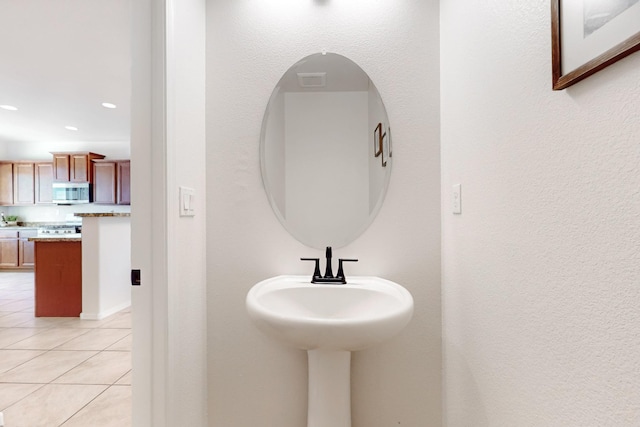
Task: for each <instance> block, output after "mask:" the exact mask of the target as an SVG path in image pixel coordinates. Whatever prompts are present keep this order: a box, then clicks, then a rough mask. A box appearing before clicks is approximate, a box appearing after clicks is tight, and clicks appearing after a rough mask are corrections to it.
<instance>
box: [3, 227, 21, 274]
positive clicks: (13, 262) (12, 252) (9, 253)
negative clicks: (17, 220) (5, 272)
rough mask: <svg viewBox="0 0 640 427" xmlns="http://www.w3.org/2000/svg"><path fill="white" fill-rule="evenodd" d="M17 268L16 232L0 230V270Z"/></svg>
mask: <svg viewBox="0 0 640 427" xmlns="http://www.w3.org/2000/svg"><path fill="white" fill-rule="evenodd" d="M16 267H18V232H17V231H14V230H0V268H16Z"/></svg>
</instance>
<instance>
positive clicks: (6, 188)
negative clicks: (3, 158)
mask: <svg viewBox="0 0 640 427" xmlns="http://www.w3.org/2000/svg"><path fill="white" fill-rule="evenodd" d="M12 204H13V162H0V205H1V206H6V205H12Z"/></svg>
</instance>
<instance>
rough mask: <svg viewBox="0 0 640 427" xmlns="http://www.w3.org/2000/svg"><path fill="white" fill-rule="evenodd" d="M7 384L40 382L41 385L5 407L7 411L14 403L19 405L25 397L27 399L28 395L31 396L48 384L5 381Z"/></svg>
mask: <svg viewBox="0 0 640 427" xmlns="http://www.w3.org/2000/svg"><path fill="white" fill-rule="evenodd" d="M5 384H27V385H34V384H39V385H40V387H38V388H36V389H35V390H33V391H32V392H31V393H28V394H26V395H25V396H22V398H20V399H18V400H16V401H15V402H13V403H12V404H11V405H9V406H7V407H6V408H3V409H2V411H3V412H4V411H6V410H7V409H9V408H11V407H12V406H14V405H17V404H18V403H20V402H22V401H23V400H24V399H26V398H27V397H29V396H31V395H32V394H33V393H35V392H37V391H38V390H40V389H41V388H42V387H44V386H45V385H47V384H46V383H25V382H19V383H5Z"/></svg>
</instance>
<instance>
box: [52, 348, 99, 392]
mask: <svg viewBox="0 0 640 427" xmlns="http://www.w3.org/2000/svg"><path fill="white" fill-rule="evenodd" d="M54 351H85V352H86V351H92V350H55V349H51V350H49V351H47V353H52V352H54ZM92 352H93V351H92ZM96 354H97V353H96ZM96 354H93V355H91V356H89V357H87V358H86V359H83V360H81V361H80V362H78V363H77V364H75V365H74V366H72V367H71V368H69V369H67V370H66V371H64V372H63V373H61V374H60V375H58V376H57V377H55V378H53V379H51V381H49V382H48V383H47V384H55V383H54V381H55V380H57V379H58V378H60V377H61V376H63V375H66V374H67V373H68V372H70V371H72V370H74V369H75V368H77V367H78V366H80V365H82V364H83V363H84V362H86V361H87V360H89V359H91V358H92V357H94V356H95V355H96Z"/></svg>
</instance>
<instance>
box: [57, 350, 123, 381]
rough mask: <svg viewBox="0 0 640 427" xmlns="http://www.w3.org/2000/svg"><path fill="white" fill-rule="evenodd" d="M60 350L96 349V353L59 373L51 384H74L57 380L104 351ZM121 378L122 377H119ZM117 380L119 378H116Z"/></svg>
mask: <svg viewBox="0 0 640 427" xmlns="http://www.w3.org/2000/svg"><path fill="white" fill-rule="evenodd" d="M51 351H55V350H51ZM58 351H95V352H96V353H95V354H94V355H92V356H89V357H87V358H86V359H84V360H83V361H82V362H80V363H78V364H77V365H75V366H74V367H72V368H71V369H69V370H67V371H66V372H64V373H62V374H60V375H58V376H57V377H55V378H54V379H52V380H51V381H50V382H49V384H72V383H56V382H55V381H57V380H58V379H60V378H62V377H63V376H64V375H66V374H68V373H69V372H71V371H72V370H74V369H76V368H78V367H80V365H82V364H83V363H86V362H88V361H89V360H91V359H93V358H94V357H97V356H98V355H99V354H100V353H102V351H98V350H58ZM118 379H120V378H118ZM116 381H117V380H116ZM112 384H113V383H106V384H105V383H100V384H84V385H112Z"/></svg>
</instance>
